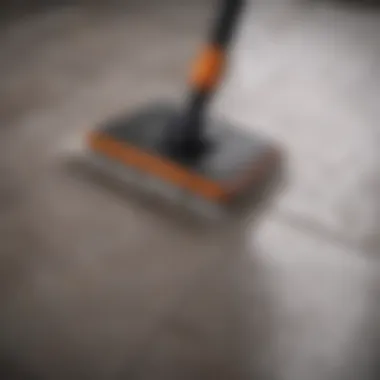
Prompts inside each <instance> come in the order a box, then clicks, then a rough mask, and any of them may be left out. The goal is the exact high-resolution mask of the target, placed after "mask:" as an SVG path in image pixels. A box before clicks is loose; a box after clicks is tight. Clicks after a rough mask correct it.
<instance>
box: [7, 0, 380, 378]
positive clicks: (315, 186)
mask: <svg viewBox="0 0 380 380" xmlns="http://www.w3.org/2000/svg"><path fill="white" fill-rule="evenodd" d="M214 6H215V2H214V1H212V2H211V1H210V2H209V1H176V2H174V1H172V2H170V1H162V2H160V3H158V2H154V1H153V0H151V1H148V0H146V1H130V2H128V1H123V2H121V1H120V2H110V3H107V5H106V4H105V3H103V4H102V3H101V2H98V3H97V4H90V2H85V1H83V2H81V3H79V2H78V3H74V2H71V3H70V4H66V5H62V4H58V5H56V4H54V5H52V4H51V3H50V4H49V6H42V5H41V4H40V3H38V4H36V6H33V7H30V8H29V9H28V10H27V11H26V9H25V8H23V11H20V9H16V8H13V9H14V11H12V12H10V13H9V16H7V17H5V13H4V14H3V19H2V27H1V32H0V47H1V60H0V75H1V83H2V86H1V88H0V120H1V125H2V127H1V129H0V148H1V149H0V174H1V181H0V252H1V255H0V272H1V281H2V284H1V292H0V305H1V310H2V311H1V314H0V315H1V318H0V333H1V337H2V339H1V347H0V353H1V354H2V356H3V360H2V362H4V371H11V372H12V374H10V375H4V376H2V377H3V378H12V377H11V376H14V378H17V377H16V376H20V378H28V377H27V376H29V375H30V376H34V377H32V378H48V379H61V378H62V379H66V378H71V379H74V378H78V379H86V378H91V379H106V378H107V379H112V378H115V379H119V378H120V379H121V378H138V379H150V378H156V379H157V378H162V379H172V378H173V379H174V378H185V377H184V373H186V372H187V373H189V374H188V376H189V378H195V377H196V378H198V379H199V378H202V379H203V378H205V379H212V378H214V377H218V379H220V378H224V377H225V378H231V377H232V376H235V378H238V377H240V376H241V377H242V378H243V377H246V378H252V376H254V375H256V377H255V378H263V379H268V378H273V379H289V380H298V379H300V380H309V379H310V380H314V379H321V380H322V379H323V380H325V379H334V380H335V379H348V378H353V379H357V378H371V377H373V378H376V374H375V366H376V361H377V350H378V344H377V336H378V327H377V326H376V324H377V320H378V302H377V300H376V298H377V277H378V270H377V269H378V256H377V252H378V250H379V247H380V242H379V240H378V221H379V215H380V214H379V210H380V209H379V206H380V202H379V199H380V198H379V197H380V195H379V194H380V192H379V191H378V190H379V179H380V172H379V165H380V161H379V153H378V152H379V149H378V146H379V144H380V140H379V138H378V130H379V128H378V119H379V116H380V111H379V110H380V108H379V107H378V104H377V103H378V99H379V95H380V90H379V89H380V86H379V82H380V73H379V72H378V71H379V67H380V66H379V60H380V49H379V46H378V34H379V32H380V23H379V19H380V14H379V13H377V12H376V11H373V10H371V9H361V8H356V7H347V6H344V5H342V4H340V5H332V4H330V3H329V2H327V1H320V2H318V1H276V0H273V1H256V2H250V3H249V5H248V8H247V11H246V13H245V16H244V20H243V25H242V28H241V30H240V33H239V35H238V37H237V41H236V48H235V50H234V52H233V55H232V57H231V69H230V71H229V76H228V80H227V83H226V85H225V86H224V87H223V89H222V92H221V94H220V96H218V98H217V99H216V102H215V107H214V112H215V113H216V114H220V115H223V116H225V117H227V118H229V119H230V120H232V121H235V122H237V123H239V124H240V125H241V126H242V127H245V128H253V129H257V130H259V131H261V132H262V133H265V134H267V135H269V136H271V137H272V138H273V139H274V140H276V141H278V142H279V143H280V144H281V145H282V146H283V147H284V149H285V150H286V151H287V153H288V167H289V169H288V173H287V174H288V184H287V187H286V189H284V191H283V192H282V193H281V194H280V197H279V199H278V200H277V201H276V202H275V204H274V205H273V207H272V208H271V209H270V210H268V213H267V214H265V216H264V217H263V218H262V220H261V223H260V225H259V226H258V227H255V229H253V230H252V228H250V227H248V226H247V240H248V242H249V247H250V253H249V257H246V256H244V258H242V257H241V256H240V255H239V254H236V259H231V255H233V254H234V252H229V253H230V255H228V252H227V253H226V252H224V253H223V254H221V255H218V254H216V253H213V252H212V249H210V247H207V246H205V245H204V243H201V242H198V241H197V238H196V237H194V236H193V237H192V238H190V237H186V238H185V237H184V236H182V235H181V233H180V232H179V231H177V230H173V231H170V229H165V227H162V229H161V232H160V233H161V234H162V235H163V236H166V237H165V238H164V239H163V240H157V241H156V244H155V245H154V244H153V245H152V246H151V247H149V246H146V247H145V248H144V250H143V251H141V252H140V254H141V256H140V258H139V259H136V258H135V259H134V258H133V257H134V256H133V255H132V256H133V257H132V258H131V257H129V256H130V254H129V253H130V251H131V250H132V248H131V244H137V243H136V241H139V239H140V240H144V238H145V236H146V235H147V230H146V229H145V228H146V225H145V224H143V223H142V222H139V223H140V224H139V223H137V224H136V226H135V227H131V226H130V225H128V228H129V229H132V232H131V233H130V234H134V236H137V237H136V239H137V240H133V243H131V241H130V240H128V239H129V237H130V235H128V233H125V229H126V226H127V224H126V223H130V219H131V211H128V210H127V208H126V207H125V206H121V205H120V203H118V202H116V201H115V200H109V199H107V196H106V195H103V194H98V193H97V191H96V190H94V189H91V187H89V186H86V185H83V184H82V185H80V184H79V183H76V182H67V181H66V180H64V179H63V178H62V177H61V175H60V174H59V173H57V172H56V171H55V169H54V165H53V163H52V162H53V157H54V152H55V151H56V150H57V148H58V147H59V146H60V144H61V142H62V139H64V138H66V137H67V136H68V135H70V134H71V132H75V131H77V130H80V129H82V128H87V127H91V125H93V124H94V123H96V122H97V121H99V120H101V119H103V118H104V117H106V116H107V115H111V114H114V113H117V112H118V111H120V110H129V109H133V108H134V107H135V106H137V105H139V104H141V103H145V102H146V101H149V100H154V99H156V98H162V97H163V98H174V99H178V97H179V96H181V94H182V92H183V89H184V87H183V86H184V80H183V79H184V73H186V70H187V67H188V62H189V61H190V60H191V59H192V58H193V56H194V52H195V51H196V48H197V47H198V46H199V44H200V43H201V42H202V39H203V37H204V33H205V32H206V31H207V22H208V21H209V20H210V18H211V17H212V14H213V7H214ZM7 14H8V13H7ZM132 214H133V213H132ZM144 223H145V222H144ZM153 225H154V223H153ZM139 226H140V227H139ZM142 226H144V227H142ZM149 226H152V225H151V224H149ZM139 228H140V229H139ZM149 228H151V229H152V231H151V233H152V234H154V232H153V230H154V227H149ZM104 231H105V232H104ZM148 231H149V230H148ZM171 234H172V235H173V239H176V244H174V246H175V247H176V248H170V247H171V245H170V244H171V243H170V239H171V238H172V237H171ZM124 235H127V236H126V237H125V236H124ZM157 239H158V238H157ZM152 241H155V240H154V238H152ZM195 241H197V243H196V244H195V243H194V242H195ZM157 244H158V246H157ZM178 244H179V245H178ZM202 244H203V245H202ZM156 247H157V248H156ZM165 247H166V248H165ZM181 247H182V248H181ZM186 247H187V248H186ZM215 249H216V251H218V244H216V248H215ZM235 249H236V250H238V249H237V248H235ZM181 250H182V251H183V252H182V253H180V251H181ZM232 250H233V249H232ZM194 251H197V252H199V251H200V252H201V253H202V255H201V256H202V257H200V256H197V255H194ZM208 251H210V252H208ZM221 251H223V249H221ZM186 252H187V253H188V255H187V254H186ZM204 252H208V253H207V254H205V253H204ZM235 253H236V252H235ZM189 256H191V258H189ZM228 257H229V259H227V258H228ZM148 263H149V265H148ZM207 268H208V269H207ZM148 269H149V270H148ZM215 272H218V275H216V274H215ZM231 277H232V278H233V279H234V281H235V280H236V279H239V280H244V286H242V285H241V282H239V285H236V283H235V285H232V283H231V282H230V279H231ZM227 278H228V279H229V280H227ZM202 284H203V285H202ZM242 288H244V297H245V298H244V301H243V302H242V303H243V304H244V306H241V305H240V307H241V308H240V309H239V307H238V306H236V304H234V300H235V299H238V298H239V297H240V296H241V292H242V291H241V289H242ZM152 289H155V290H156V291H155V293H154V294H151V292H152ZM137 298H139V299H140V301H136V299H137ZM239 299H240V298H239ZM205 305H207V307H206V306H205ZM234 308H237V309H239V310H240V311H243V313H244V315H245V319H246V320H247V321H248V322H249V323H248V324H247V325H244V326H245V329H246V330H244V332H246V335H247V336H248V339H247V340H246V342H245V344H248V345H245V346H244V347H245V348H244V353H245V355H242V356H244V357H245V365H244V370H242V366H241V365H240V361H239V359H237V357H238V356H239V354H238V353H239V350H238V349H237V348H236V347H235V348H230V350H228V349H222V348H221V347H223V342H225V346H231V342H232V340H233V338H231V334H232V333H233V331H235V330H234V329H232V328H230V327H228V328H227V327H226V326H231V323H232V322H227V319H226V318H227V317H226V316H228V318H230V314H231V310H232V309H234ZM227 311H228V312H227ZM146 314H149V318H148V317H146ZM189 316H191V317H189ZM222 316H223V317H222ZM189 318H190V322H189V320H188V319H189ZM173 319H174V320H176V321H177V322H175V323H174V327H173V326H172V324H171V322H170V321H171V320H173ZM168 321H169V322H168ZM178 321H179V322H178ZM184 321H185V322H184ZM178 324H179V326H180V328H178ZM183 325H185V327H186V326H187V328H188V326H189V325H190V326H191V328H192V329H190V332H189V331H188V330H186V328H185V330H184V328H183ZM232 325H233V323H232ZM205 326H206V327H205ZM201 327H202V328H201ZM228 329H229V330H228ZM227 330H228V332H226V331H227ZM131 331H132V332H131ZM133 331H134V333H133ZM194 331H195V332H197V333H198V335H197V334H196V333H195V332H194ZM244 332H243V335H244ZM189 334H190V336H192V339H191V342H190V343H189ZM194 335H195V336H196V338H194ZM229 339H232V340H229ZM235 340H236V339H235ZM227 342H228V344H227ZM207 344H208V345H207ZM202 347H203V348H202ZM231 347H232V346H231ZM201 348H202V349H203V351H202V349H201ZM200 352H202V354H200ZM216 352H217V354H216ZM202 355H203V357H202ZM207 355H209V356H210V358H211V359H210V360H209V361H207V359H206V356H207ZM234 355H236V356H234ZM200 357H202V360H201V358H200ZM190 358H191V359H190ZM5 363H7V365H9V368H8V367H7V365H5ZM238 363H239V364H238ZM247 364H248V365H247ZM180 366H183V368H182V369H180V368H179V367H180ZM16 367H17V368H19V369H25V371H26V374H25V375H24V374H16V372H14V371H15V368H16ZM234 367H239V368H240V370H239V371H238V372H236V368H235V369H234V370H232V369H231V368H234ZM228 369H231V370H230V371H229V370H228ZM191 371H194V372H191ZM4 373H5V372H4ZM222 374H223V375H224V377H223V376H222ZM237 374H239V375H237ZM7 376H8V377H7ZM181 376H182V377H181Z"/></svg>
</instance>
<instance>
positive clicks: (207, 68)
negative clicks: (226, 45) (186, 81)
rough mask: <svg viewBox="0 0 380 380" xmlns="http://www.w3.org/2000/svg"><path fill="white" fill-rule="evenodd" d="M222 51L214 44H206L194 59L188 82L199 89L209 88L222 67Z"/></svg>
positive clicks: (223, 61) (223, 58) (212, 85)
mask: <svg viewBox="0 0 380 380" xmlns="http://www.w3.org/2000/svg"><path fill="white" fill-rule="evenodd" d="M224 63H225V56H224V52H223V51H222V50H221V49H220V48H218V47H216V46H208V47H206V49H205V50H204V51H203V52H202V53H201V55H200V57H199V58H198V59H197V60H196V61H195V64H194V67H193V70H192V72H191V76H190V82H191V84H193V85H194V86H195V87H196V88H197V89H199V90H211V89H213V88H214V87H215V86H216V85H217V84H218V81H219V78H220V77H221V74H222V72H223V69H224Z"/></svg>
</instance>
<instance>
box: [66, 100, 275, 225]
mask: <svg viewBox="0 0 380 380" xmlns="http://www.w3.org/2000/svg"><path fill="white" fill-rule="evenodd" d="M177 116H178V111H177V110H176V109H175V108H174V107H171V106H167V105H153V106H151V107H147V108H143V109H142V110H139V111H137V112H136V113H134V114H132V115H127V116H122V117H120V118H117V119H114V120H110V121H108V122H106V123H104V124H102V125H100V126H99V127H98V128H96V129H94V130H93V131H91V132H89V133H87V134H86V135H85V136H82V137H79V138H78V137H77V138H76V144H70V145H69V146H70V147H71V149H70V150H69V151H67V157H70V160H71V161H72V162H76V163H80V164H82V168H83V167H87V168H89V167H91V169H92V170H95V171H96V173H97V174H96V175H100V176H102V177H103V179H104V178H106V179H107V180H111V181H112V182H117V183H118V184H119V185H122V186H123V187H124V186H127V187H128V188H132V189H134V190H137V191H138V192H139V193H143V194H144V195H147V196H153V197H155V198H157V199H158V200H159V202H161V201H164V202H165V203H166V204H172V205H176V206H177V205H180V207H181V208H184V209H186V210H189V211H191V212H194V211H195V212H196V214H198V215H202V216H203V217H207V218H211V219H215V218H217V219H220V218H223V217H226V216H231V215H232V214H234V213H235V214H236V213H239V212H242V210H244V209H245V208H247V207H248V206H247V204H248V203H251V202H252V199H257V198H258V197H261V196H262V195H263V194H268V193H270V190H271V189H272V188H273V185H274V183H275V182H276V181H277V180H278V177H279V176H278V174H279V169H280V163H281V155H280V153H279V150H278V149H277V148H276V147H274V146H273V145H272V144H270V143H269V142H268V141H267V140H266V139H264V138H263V137H259V136H257V135H252V134H249V133H247V132H245V131H242V130H241V129H239V128H236V127H233V126H231V125H228V124H227V123H225V122H220V121H219V122H218V121H212V120H210V121H208V124H207V128H206V130H207V139H208V141H209V142H210V143H211V145H210V149H209V150H208V151H207V152H206V153H205V154H204V155H202V157H201V158H200V159H199V160H197V161H195V162H192V163H185V162H182V161H179V160H176V159H175V158H173V157H172V156H171V155H169V154H167V152H166V151H165V148H164V147H165V145H164V144H163V139H164V136H165V132H166V131H167V126H168V125H169V123H170V122H172V121H173V120H174V118H175V117H177ZM83 165H84V166H83Z"/></svg>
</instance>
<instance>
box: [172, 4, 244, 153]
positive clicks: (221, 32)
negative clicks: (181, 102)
mask: <svg viewBox="0 0 380 380" xmlns="http://www.w3.org/2000/svg"><path fill="white" fill-rule="evenodd" d="M243 3H244V1H243V0H221V10H220V13H219V14H218V17H217V19H216V21H215V25H214V28H213V29H212V30H211V36H210V37H209V41H208V43H207V45H206V48H205V49H204V51H203V52H202V53H201V56H200V57H199V58H198V60H197V61H196V62H195V67H194V72H193V75H192V77H191V83H190V85H191V92H190V96H189V99H188V100H187V104H186V106H185V109H184V112H183V113H182V114H181V115H180V119H179V120H177V121H176V123H175V124H174V125H173V126H172V129H171V130H170V131H169V133H170V134H171V136H169V139H170V140H169V141H170V147H171V151H172V152H173V153H174V154H175V155H177V156H178V155H179V156H180V157H183V158H189V159H192V158H196V157H197V156H198V155H199V154H200V153H202V151H203V150H204V149H205V143H206V142H205V139H204V123H203V121H204V116H205V111H206V107H207V105H208V104H209V101H210V99H211V97H212V95H213V93H214V92H215V89H216V87H217V85H218V84H219V82H220V79H221V77H222V73H223V68H224V63H225V56H226V52H227V48H228V47H229V44H230V42H231V39H232V37H233V33H234V31H235V29H236V26H237V22H238V16H239V14H240V13H241V10H242V7H243Z"/></svg>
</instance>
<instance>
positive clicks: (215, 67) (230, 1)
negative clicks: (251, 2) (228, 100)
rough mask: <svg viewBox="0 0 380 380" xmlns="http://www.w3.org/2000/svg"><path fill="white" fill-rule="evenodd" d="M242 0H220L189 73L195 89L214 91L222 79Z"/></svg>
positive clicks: (191, 83)
mask: <svg viewBox="0 0 380 380" xmlns="http://www.w3.org/2000/svg"><path fill="white" fill-rule="evenodd" d="M243 2H244V1H243V0H222V4H221V8H222V9H221V12H220V14H219V17H218V18H217V19H216V22H215V26H214V28H213V30H212V31H211V38H210V40H209V41H208V43H207V44H206V46H205V47H204V48H203V50H202V51H201V54H200V55H199V56H198V57H197V59H196V61H195V63H194V66H193V68H192V71H191V75H190V85H191V86H192V87H193V89H195V90H196V91H200V92H207V93H208V92H211V91H214V90H215V89H216V87H217V85H218V84H219V82H220V81H221V79H222V76H223V73H224V68H225V64H226V53H227V49H228V46H229V43H230V41H231V38H232V36H233V33H234V31H235V29H236V25H237V22H238V18H239V17H238V16H239V14H240V11H241V9H242V7H243Z"/></svg>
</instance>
